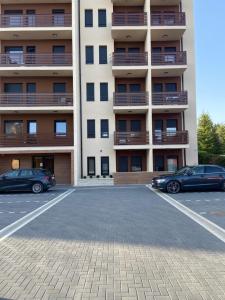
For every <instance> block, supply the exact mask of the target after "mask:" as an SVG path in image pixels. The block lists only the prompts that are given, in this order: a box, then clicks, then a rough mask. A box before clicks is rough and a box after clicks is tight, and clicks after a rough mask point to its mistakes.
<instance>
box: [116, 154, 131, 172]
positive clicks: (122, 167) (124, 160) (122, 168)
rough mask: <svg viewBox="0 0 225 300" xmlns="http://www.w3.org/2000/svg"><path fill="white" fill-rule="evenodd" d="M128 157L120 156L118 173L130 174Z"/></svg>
mask: <svg viewBox="0 0 225 300" xmlns="http://www.w3.org/2000/svg"><path fill="white" fill-rule="evenodd" d="M128 169H129V168H128V156H119V161H118V171H119V172H128Z"/></svg>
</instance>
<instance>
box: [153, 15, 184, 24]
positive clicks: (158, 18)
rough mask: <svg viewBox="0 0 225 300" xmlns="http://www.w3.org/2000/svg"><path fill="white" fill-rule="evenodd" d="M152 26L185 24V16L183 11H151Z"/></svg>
mask: <svg viewBox="0 0 225 300" xmlns="http://www.w3.org/2000/svg"><path fill="white" fill-rule="evenodd" d="M151 25H152V26H185V25H186V17H185V13H183V12H171V13H152V14H151Z"/></svg>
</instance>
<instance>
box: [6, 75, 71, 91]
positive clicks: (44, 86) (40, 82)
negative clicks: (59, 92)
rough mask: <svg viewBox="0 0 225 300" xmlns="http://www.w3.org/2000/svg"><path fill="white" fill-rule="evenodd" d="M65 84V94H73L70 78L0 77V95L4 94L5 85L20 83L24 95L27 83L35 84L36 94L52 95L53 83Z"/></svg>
mask: <svg viewBox="0 0 225 300" xmlns="http://www.w3.org/2000/svg"><path fill="white" fill-rule="evenodd" d="M57 82H58V83H63V82H65V83H66V93H72V92H73V80H72V78H71V77H0V93H4V84H5V83H22V84H23V93H26V84H27V83H36V92H37V93H53V83H57Z"/></svg>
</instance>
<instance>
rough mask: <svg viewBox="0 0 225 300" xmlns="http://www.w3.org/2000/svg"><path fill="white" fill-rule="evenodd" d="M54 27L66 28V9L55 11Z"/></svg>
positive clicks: (53, 13) (53, 12)
mask: <svg viewBox="0 0 225 300" xmlns="http://www.w3.org/2000/svg"><path fill="white" fill-rule="evenodd" d="M52 15H53V25H54V26H64V24H65V11H64V9H53V10H52Z"/></svg>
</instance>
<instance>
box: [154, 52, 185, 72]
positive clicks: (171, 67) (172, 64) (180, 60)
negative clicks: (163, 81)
mask: <svg viewBox="0 0 225 300" xmlns="http://www.w3.org/2000/svg"><path fill="white" fill-rule="evenodd" d="M186 68H187V53H186V51H179V52H165V53H162V52H161V53H152V75H153V76H156V77H157V76H159V77H161V76H181V75H182V74H183V72H184V71H185V70H186Z"/></svg>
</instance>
